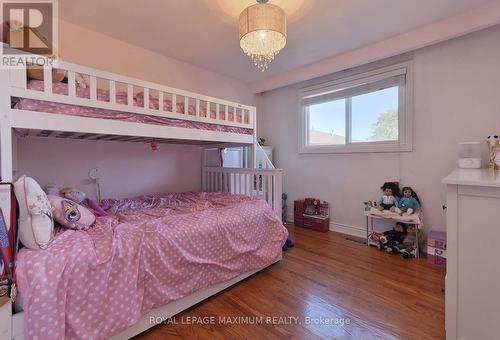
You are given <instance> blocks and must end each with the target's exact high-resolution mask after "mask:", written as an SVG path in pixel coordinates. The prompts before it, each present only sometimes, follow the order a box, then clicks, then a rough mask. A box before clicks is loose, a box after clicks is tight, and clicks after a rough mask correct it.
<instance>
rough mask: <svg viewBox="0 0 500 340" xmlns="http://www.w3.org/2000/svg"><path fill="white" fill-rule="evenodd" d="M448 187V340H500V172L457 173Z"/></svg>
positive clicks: (449, 179)
mask: <svg viewBox="0 0 500 340" xmlns="http://www.w3.org/2000/svg"><path fill="white" fill-rule="evenodd" d="M443 183H445V184H446V187H447V196H446V201H447V203H446V204H447V207H448V209H447V213H446V219H447V222H446V223H447V238H448V250H447V270H446V338H447V340H452V339H453V340H455V339H460V340H476V339H481V340H488V339H500V173H499V172H498V171H493V170H486V169H481V170H468V169H457V170H455V171H453V172H452V173H451V174H450V175H449V176H447V177H446V178H445V179H444V180H443Z"/></svg>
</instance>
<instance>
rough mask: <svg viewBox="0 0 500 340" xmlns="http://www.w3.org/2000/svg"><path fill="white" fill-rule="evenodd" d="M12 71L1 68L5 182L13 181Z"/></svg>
mask: <svg viewBox="0 0 500 340" xmlns="http://www.w3.org/2000/svg"><path fill="white" fill-rule="evenodd" d="M10 72H14V71H13V70H12V71H11V70H0V93H2V94H3V95H2V96H1V97H0V173H1V178H2V181H3V182H12V127H11V122H10V96H8V95H7V94H8V93H9V92H10V91H9V79H10V74H9V73H10Z"/></svg>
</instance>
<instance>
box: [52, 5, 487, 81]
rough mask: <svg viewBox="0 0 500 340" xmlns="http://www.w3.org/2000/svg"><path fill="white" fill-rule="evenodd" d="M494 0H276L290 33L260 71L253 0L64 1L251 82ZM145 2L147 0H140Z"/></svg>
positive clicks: (149, 44)
mask: <svg viewBox="0 0 500 340" xmlns="http://www.w3.org/2000/svg"><path fill="white" fill-rule="evenodd" d="M487 2H490V0H270V3H274V4H276V5H279V6H281V7H282V8H283V9H284V10H285V12H286V13H287V16H288V40H287V45H286V46H285V48H284V50H283V51H282V52H281V53H280V54H279V55H278V56H277V57H276V59H275V61H274V62H273V63H272V64H271V66H270V68H269V69H268V70H267V71H265V72H261V71H259V70H258V69H257V68H256V67H254V65H253V63H252V62H251V60H250V59H249V58H248V57H247V56H246V55H244V54H243V53H242V51H241V49H240V47H239V42H238V23H237V21H238V15H239V13H240V12H241V11H242V10H243V9H244V8H245V7H246V6H247V5H249V4H253V3H255V2H254V1H252V0H141V1H140V2H139V1H134V0H106V1H102V0H60V1H59V12H60V18H61V19H62V20H66V21H69V22H72V23H74V24H77V25H80V26H83V27H86V28H88V29H91V30H94V31H98V32H100V33H102V34H105V35H108V36H111V37H114V38H117V39H119V40H123V41H125V42H127V43H130V44H133V45H137V46H140V47H143V48H146V49H149V50H152V51H155V52H158V53H160V54H162V55H165V56H168V57H172V58H175V59H178V60H182V61H185V62H188V63H191V64H194V65H196V66H199V67H202V68H205V69H208V70H212V71H215V72H218V73H221V74H224V75H227V76H230V77H233V78H236V79H239V80H242V81H245V82H254V81H258V80H262V79H265V78H267V77H270V76H275V75H277V74H280V73H284V72H287V71H290V70H292V69H295V68H297V67H300V66H303V65H307V64H310V63H313V62H316V61H319V60H322V59H325V58H327V57H330V56H333V55H337V54H340V53H343V52H347V51H349V50H352V49H355V48H359V47H361V46H364V45H367V44H370V43H374V42H377V41H380V40H383V39H386V38H389V37H391V36H394V35H397V34H400V33H404V32H407V31H410V30H412V29H414V28H417V27H420V26H424V25H426V24H430V23H432V22H434V21H437V20H440V19H443V18H446V17H449V16H453V15H456V14H458V13H461V12H464V11H466V10H469V9H472V8H475V7H479V6H481V5H484V4H485V3H487ZM139 3H140V5H139Z"/></svg>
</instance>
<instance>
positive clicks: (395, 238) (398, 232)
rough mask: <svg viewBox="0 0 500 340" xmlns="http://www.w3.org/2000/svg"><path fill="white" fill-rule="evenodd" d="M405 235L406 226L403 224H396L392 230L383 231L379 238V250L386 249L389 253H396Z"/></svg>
mask: <svg viewBox="0 0 500 340" xmlns="http://www.w3.org/2000/svg"><path fill="white" fill-rule="evenodd" d="M405 234H406V226H405V225H404V224H403V223H400V222H398V223H396V225H395V226H394V228H393V229H392V230H388V231H384V233H383V234H382V236H380V239H379V241H380V249H386V250H387V252H389V253H391V252H392V253H398V252H399V245H400V244H401V242H402V241H403V239H404V237H405Z"/></svg>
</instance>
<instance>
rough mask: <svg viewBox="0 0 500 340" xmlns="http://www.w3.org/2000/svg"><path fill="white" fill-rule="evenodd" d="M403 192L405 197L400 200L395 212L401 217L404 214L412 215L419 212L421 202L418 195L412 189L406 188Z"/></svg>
mask: <svg viewBox="0 0 500 340" xmlns="http://www.w3.org/2000/svg"><path fill="white" fill-rule="evenodd" d="M401 191H402V192H403V197H401V198H400V199H399V201H398V206H397V207H396V209H395V211H396V212H397V213H398V214H400V215H402V214H404V213H405V214H407V215H411V214H413V213H414V212H418V210H419V209H420V200H419V198H418V196H417V193H416V192H415V191H414V190H413V189H412V188H411V187H404V188H403V189H402V190H401Z"/></svg>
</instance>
